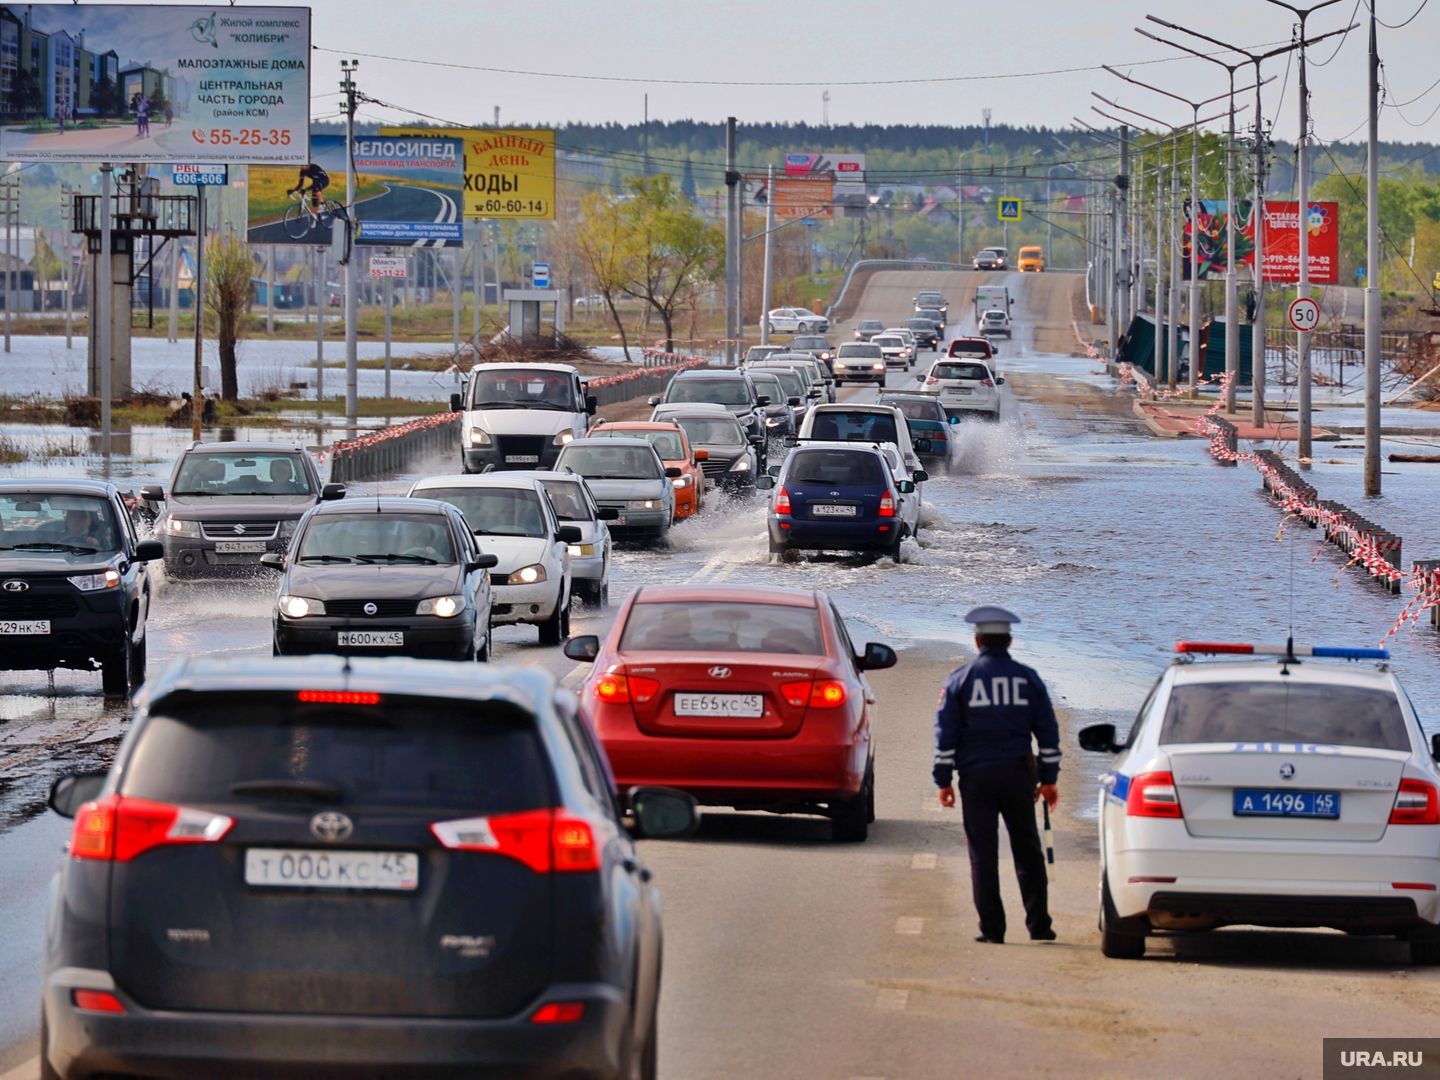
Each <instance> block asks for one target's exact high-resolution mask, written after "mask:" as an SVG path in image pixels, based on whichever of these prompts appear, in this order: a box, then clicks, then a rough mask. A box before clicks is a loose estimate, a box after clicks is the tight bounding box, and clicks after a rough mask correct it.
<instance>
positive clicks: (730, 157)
mask: <svg viewBox="0 0 1440 1080" xmlns="http://www.w3.org/2000/svg"><path fill="white" fill-rule="evenodd" d="M739 183H740V174H739V173H738V172H736V171H735V117H733V116H729V117H726V118H725V362H726V363H727V364H732V365H733V364H734V363H735V280H736V273H735V268H736V262H737V260H736V250H737V248H738V247H739V243H738V242H737V236H736V233H737V232H738V230H737V228H736V223H735V212H736V198H735V197H736V190H735V189H736V187H737V186H738V185H739Z"/></svg>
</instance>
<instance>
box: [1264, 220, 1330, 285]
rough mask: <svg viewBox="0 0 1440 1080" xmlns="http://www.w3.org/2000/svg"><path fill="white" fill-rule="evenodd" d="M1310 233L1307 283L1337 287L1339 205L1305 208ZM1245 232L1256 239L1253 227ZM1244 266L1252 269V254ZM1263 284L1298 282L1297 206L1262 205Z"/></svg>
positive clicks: (1298, 231)
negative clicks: (1308, 278)
mask: <svg viewBox="0 0 1440 1080" xmlns="http://www.w3.org/2000/svg"><path fill="white" fill-rule="evenodd" d="M1308 207H1309V211H1310V212H1309V215H1308V229H1309V232H1310V260H1309V261H1310V280H1311V281H1312V282H1313V283H1314V284H1316V285H1338V284H1340V204H1339V203H1333V202H1312V203H1309V204H1308ZM1246 228H1247V232H1248V233H1249V235H1250V236H1252V237H1253V236H1254V235H1255V230H1254V227H1253V225H1248V224H1247V227H1246ZM1247 265H1249V266H1254V265H1255V256H1254V252H1253V251H1252V252H1251V253H1250V259H1249V260H1248V262H1247ZM1265 280H1266V281H1278V282H1287V281H1299V280H1300V204H1299V203H1298V202H1267V203H1266V204H1265Z"/></svg>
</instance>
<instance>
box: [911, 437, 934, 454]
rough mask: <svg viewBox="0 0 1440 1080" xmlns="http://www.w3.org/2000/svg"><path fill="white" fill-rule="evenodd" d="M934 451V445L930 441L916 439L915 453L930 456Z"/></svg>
mask: <svg viewBox="0 0 1440 1080" xmlns="http://www.w3.org/2000/svg"><path fill="white" fill-rule="evenodd" d="M933 449H934V444H933V443H931V441H930V440H929V439H916V440H915V452H916V453H917V454H928V453H930V451H931V450H933Z"/></svg>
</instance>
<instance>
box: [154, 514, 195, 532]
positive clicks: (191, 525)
mask: <svg viewBox="0 0 1440 1080" xmlns="http://www.w3.org/2000/svg"><path fill="white" fill-rule="evenodd" d="M161 531H163V532H167V533H169V534H170V535H171V536H192V537H198V536H199V535H200V522H198V521H186V520H184V519H182V518H173V517H171V518H166V519H165V522H164V526H163V528H162V530H161Z"/></svg>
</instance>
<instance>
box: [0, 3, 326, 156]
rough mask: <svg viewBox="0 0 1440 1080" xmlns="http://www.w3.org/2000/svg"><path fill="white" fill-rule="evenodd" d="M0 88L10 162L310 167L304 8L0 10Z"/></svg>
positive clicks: (0, 146) (0, 145)
mask: <svg viewBox="0 0 1440 1080" xmlns="http://www.w3.org/2000/svg"><path fill="white" fill-rule="evenodd" d="M22 41H23V42H24V45H23V47H22V44H21V43H22ZM7 65H8V66H7ZM0 74H3V83H4V86H3V92H0V159H3V160H7V161H80V162H94V161H122V162H131V161H135V162H152V161H153V162H169V161H182V162H206V161H222V162H229V163H236V164H242V163H243V164H284V163H290V162H293V163H296V164H298V163H300V162H303V161H305V160H306V159H307V158H308V157H309V155H310V146H309V139H310V9H309V8H303V7H245V8H236V7H221V8H213V7H205V8H201V7H180V6H174V7H172V6H167V5H140V4H78V5H77V4H33V5H32V4H27V5H25V6H24V7H23V8H22V7H8V6H7V7H0Z"/></svg>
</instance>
